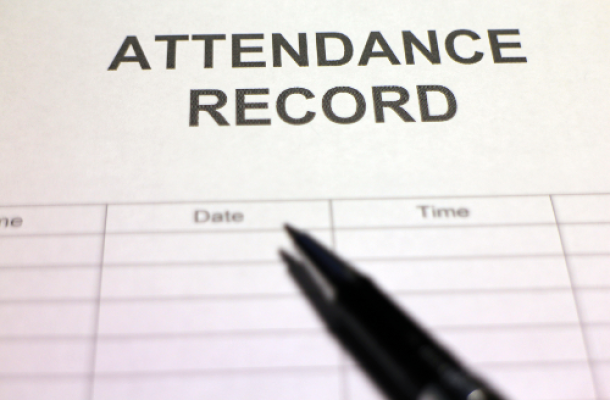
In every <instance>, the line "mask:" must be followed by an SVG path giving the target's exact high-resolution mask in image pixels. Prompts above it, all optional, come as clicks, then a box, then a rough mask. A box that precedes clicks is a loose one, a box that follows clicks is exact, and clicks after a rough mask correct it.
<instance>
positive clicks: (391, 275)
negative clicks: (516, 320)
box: [358, 256, 570, 292]
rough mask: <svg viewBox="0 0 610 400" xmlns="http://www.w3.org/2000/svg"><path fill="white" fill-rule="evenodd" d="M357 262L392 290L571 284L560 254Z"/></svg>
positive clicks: (497, 288) (533, 288) (419, 290)
mask: <svg viewBox="0 0 610 400" xmlns="http://www.w3.org/2000/svg"><path fill="white" fill-rule="evenodd" d="M358 266H359V267H360V269H361V270H362V271H363V272H365V273H367V274H368V275H369V276H371V277H372V278H374V279H375V281H376V282H377V283H379V284H380V285H382V286H383V287H384V288H386V290H390V291H392V292H423V291H477V290H488V291H494V290H498V291H502V290H512V289H515V290H524V291H526V290H536V289H542V288H556V289H558V288H570V279H569V277H568V274H567V272H566V266H565V261H564V259H563V256H551V257H537V258H520V257H517V258H499V259H498V258H489V259H473V260H463V259H457V260H456V259H453V260H452V259H448V260H447V259H445V260H406V261H405V260H400V261H361V262H359V263H358Z"/></svg>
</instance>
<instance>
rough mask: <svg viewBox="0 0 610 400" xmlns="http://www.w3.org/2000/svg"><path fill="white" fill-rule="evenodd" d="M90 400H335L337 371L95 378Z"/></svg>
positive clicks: (106, 376) (309, 370) (261, 371)
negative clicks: (271, 397)
mask: <svg viewBox="0 0 610 400" xmlns="http://www.w3.org/2000/svg"><path fill="white" fill-rule="evenodd" d="M94 390H95V391H94V395H93V399H92V400H150V399H159V400H175V399H180V400H202V399H222V400H244V393H247V394H248V400H270V393H271V394H272V396H273V398H274V399H281V400H311V399H316V400H337V399H338V398H339V397H338V396H339V394H340V393H341V391H340V390H341V379H340V376H339V373H338V370H337V368H335V367H333V368H310V369H277V370H271V371H266V370H259V371H251V372H249V373H248V372H245V371H240V372H235V373H226V372H217V373H207V374H200V373H178V374H168V373H165V374H151V375H146V374H133V375H132V374H125V375H122V376H121V375H103V374H101V375H98V376H97V378H96V382H95V389H94Z"/></svg>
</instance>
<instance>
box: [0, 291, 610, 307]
mask: <svg viewBox="0 0 610 400" xmlns="http://www.w3.org/2000/svg"><path fill="white" fill-rule="evenodd" d="M575 289H576V290H578V291H588V292H589V291H605V290H608V289H610V286H582V287H578V286H577V287H575ZM532 292H537V293H544V292H547V293H548V292H571V288H570V286H564V287H527V288H475V289H472V288H468V289H426V290H394V291H392V292H391V294H392V295H394V296H439V295H440V296H444V295H449V296H451V295H459V296H461V295H480V294H511V293H515V294H519V293H532ZM281 298H288V299H301V298H303V297H302V295H301V294H300V293H299V292H298V291H297V290H295V291H294V292H290V293H243V294H237V293H230V294H201V295H188V296H155V297H152V296H142V297H135V296H134V297H103V296H102V298H101V301H102V304H103V303H122V302H124V303H129V302H179V301H185V302H191V301H210V302H213V301H218V300H220V301H226V300H231V301H232V300H234V301H241V300H253V299H281ZM95 302H97V300H96V298H93V297H92V298H83V297H79V298H76V297H75V298H29V299H4V300H0V305H7V304H24V303H25V304H27V303H34V304H35V303H95Z"/></svg>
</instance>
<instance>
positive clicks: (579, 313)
mask: <svg viewBox="0 0 610 400" xmlns="http://www.w3.org/2000/svg"><path fill="white" fill-rule="evenodd" d="M549 200H550V201H551V208H552V209H553V218H555V226H556V227H557V234H558V235H559V243H560V244H561V252H562V253H563V260H564V263H565V265H566V271H567V273H568V279H569V280H570V290H571V291H572V299H573V300H574V306H575V307H576V318H577V319H578V325H579V326H580V334H581V337H582V342H583V346H584V348H585V356H586V357H587V367H588V368H589V374H590V375H591V382H592V383H593V394H594V395H595V398H596V399H599V398H600V397H599V391H598V386H597V382H596V379H595V374H594V373H593V363H592V362H591V346H590V344H589V341H588V340H587V335H586V334H585V328H584V326H583V322H582V314H583V313H582V308H581V306H580V302H579V301H578V296H576V289H575V288H574V274H573V273H572V268H571V265H570V261H569V260H568V256H567V253H566V246H565V241H564V239H563V235H562V233H561V227H560V224H559V220H558V219H557V211H556V210H555V202H554V201H553V196H552V195H549Z"/></svg>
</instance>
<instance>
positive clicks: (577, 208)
mask: <svg viewBox="0 0 610 400" xmlns="http://www.w3.org/2000/svg"><path fill="white" fill-rule="evenodd" d="M552 197H553V204H554V206H555V213H556V215H557V222H559V223H560V224H562V223H570V222H592V223H599V222H610V195H577V196H574V195H572V196H552Z"/></svg>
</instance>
